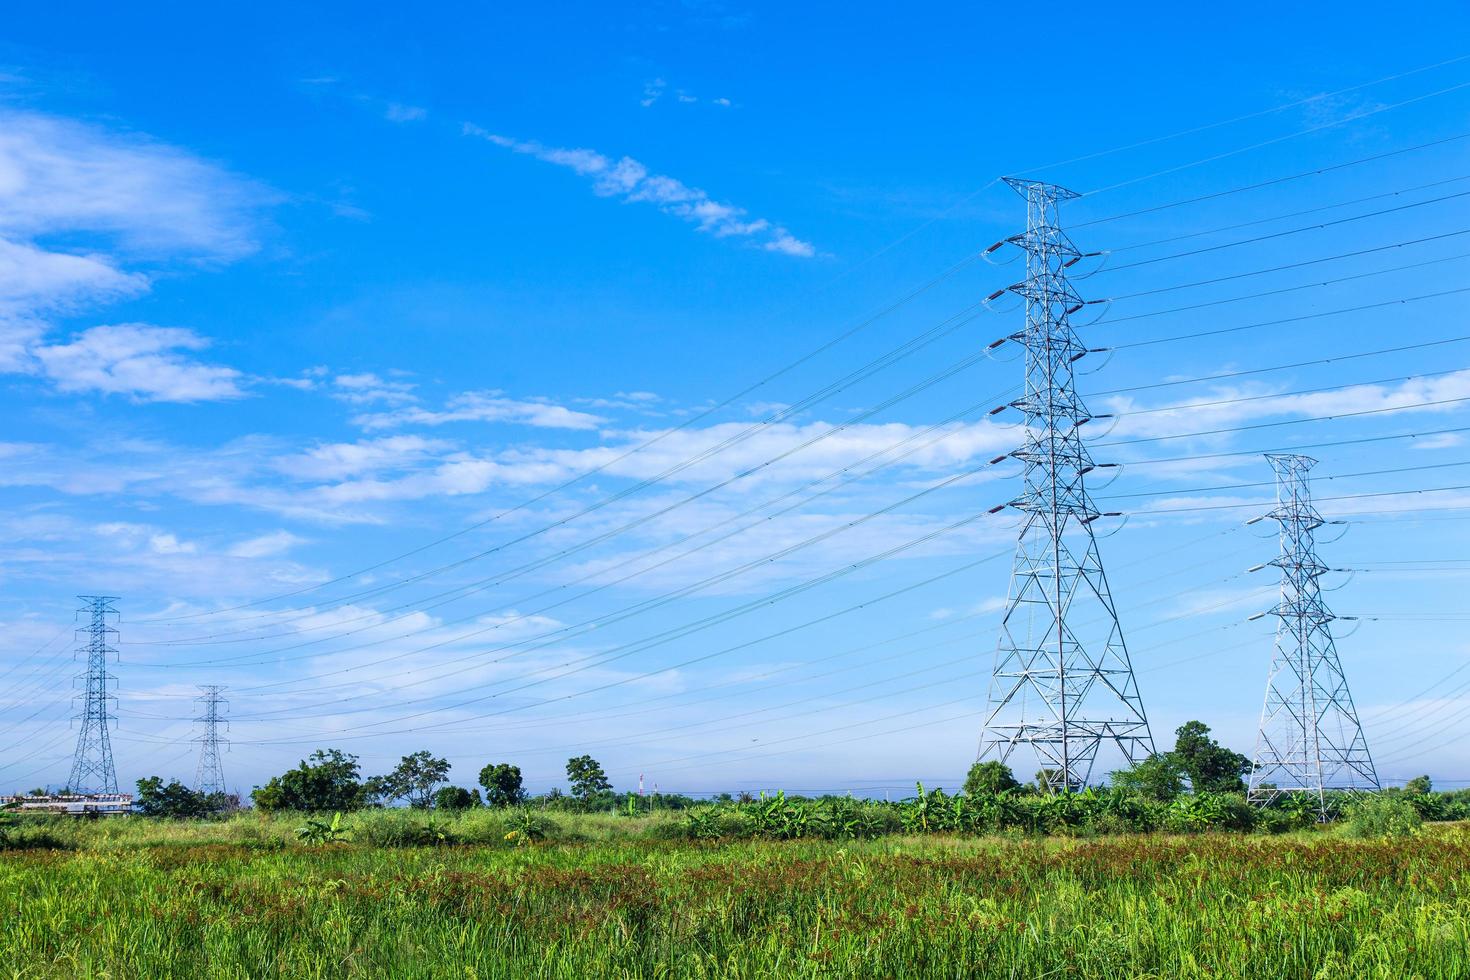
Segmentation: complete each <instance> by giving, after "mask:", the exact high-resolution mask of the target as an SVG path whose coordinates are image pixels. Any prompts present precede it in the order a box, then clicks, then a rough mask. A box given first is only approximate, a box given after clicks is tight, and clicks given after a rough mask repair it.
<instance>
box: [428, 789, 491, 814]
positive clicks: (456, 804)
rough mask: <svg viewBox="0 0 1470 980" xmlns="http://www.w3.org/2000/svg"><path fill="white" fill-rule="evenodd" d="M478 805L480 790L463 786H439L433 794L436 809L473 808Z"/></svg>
mask: <svg viewBox="0 0 1470 980" xmlns="http://www.w3.org/2000/svg"><path fill="white" fill-rule="evenodd" d="M479 805H480V791H479V790H477V789H476V790H468V789H465V788H464V787H463V786H441V787H439V790H438V792H436V793H435V794H434V809H436V810H473V809H474V808H475V807H477V806H479Z"/></svg>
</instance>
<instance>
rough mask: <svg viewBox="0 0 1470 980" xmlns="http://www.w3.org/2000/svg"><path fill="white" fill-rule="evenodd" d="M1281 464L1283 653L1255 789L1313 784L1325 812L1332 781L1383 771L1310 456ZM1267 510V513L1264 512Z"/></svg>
mask: <svg viewBox="0 0 1470 980" xmlns="http://www.w3.org/2000/svg"><path fill="white" fill-rule="evenodd" d="M1266 458H1267V459H1268V460H1270V461H1271V466H1272V468H1273V469H1275V471H1276V509H1275V510H1273V511H1271V512H1270V513H1269V514H1267V515H1265V516H1266V517H1268V518H1270V519H1272V520H1274V521H1276V522H1277V524H1279V525H1280V528H1281V535H1280V537H1281V554H1280V556H1279V557H1278V558H1277V559H1276V560H1275V561H1272V562H1271V563H1270V564H1272V565H1275V566H1276V567H1277V568H1279V569H1280V570H1281V599H1280V601H1279V602H1277V604H1276V606H1275V607H1274V608H1273V609H1271V611H1270V614H1271V615H1274V616H1276V617H1277V619H1278V620H1279V623H1278V625H1277V627H1276V653H1275V655H1274V656H1273V657H1272V660H1271V673H1270V675H1269V676H1268V678H1267V680H1266V700H1265V705H1264V706H1263V707H1262V709H1261V730H1260V735H1259V736H1258V738H1257V740H1256V753H1255V759H1254V761H1253V764H1252V766H1251V778H1250V790H1249V799H1250V800H1251V801H1252V802H1254V803H1269V802H1270V801H1271V800H1272V799H1274V798H1275V797H1276V796H1277V795H1279V794H1281V793H1291V792H1307V793H1311V794H1313V795H1315V796H1316V797H1317V806H1318V810H1319V812H1320V813H1322V814H1323V815H1325V814H1326V810H1327V803H1326V796H1325V794H1326V791H1327V790H1331V789H1348V790H1354V789H1356V790H1366V789H1374V790H1376V789H1378V788H1379V785H1378V774H1377V772H1375V771H1374V768H1373V757H1372V756H1370V755H1369V754H1368V742H1367V740H1366V739H1365V738H1364V737H1363V726H1362V725H1361V724H1360V723H1359V722H1358V713H1357V711H1356V710H1355V709H1354V708H1353V697H1352V694H1351V693H1349V691H1348V685H1347V677H1346V676H1345V675H1344V674H1343V672H1342V662H1341V661H1339V660H1338V658H1337V644H1336V642H1335V640H1334V639H1333V636H1332V622H1333V620H1335V619H1337V618H1338V617H1336V616H1334V615H1333V614H1332V612H1331V611H1330V610H1329V609H1328V608H1327V604H1326V603H1324V602H1323V601H1322V589H1321V584H1320V579H1321V578H1322V576H1323V574H1325V573H1326V572H1328V571H1329V570H1330V569H1328V568H1327V566H1326V565H1323V564H1322V562H1321V560H1320V559H1319V558H1318V557H1317V545H1316V541H1315V538H1314V533H1315V532H1316V530H1317V528H1319V527H1321V526H1322V525H1323V524H1324V523H1326V522H1325V521H1323V520H1322V515H1320V514H1319V513H1317V509H1316V508H1315V507H1313V506H1312V491H1311V486H1310V484H1309V482H1308V479H1307V471H1308V470H1309V469H1311V468H1312V467H1313V466H1314V465H1316V462H1317V461H1316V460H1315V459H1312V458H1311V457H1310V456H1297V455H1291V454H1286V453H1267V454H1266ZM1258 520H1259V518H1258Z"/></svg>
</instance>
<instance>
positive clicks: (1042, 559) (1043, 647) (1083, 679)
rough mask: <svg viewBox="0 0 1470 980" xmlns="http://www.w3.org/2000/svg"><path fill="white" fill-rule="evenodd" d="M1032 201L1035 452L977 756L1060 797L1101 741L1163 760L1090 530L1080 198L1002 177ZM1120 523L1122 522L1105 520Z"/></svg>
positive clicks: (1131, 756) (1021, 240)
mask: <svg viewBox="0 0 1470 980" xmlns="http://www.w3.org/2000/svg"><path fill="white" fill-rule="evenodd" d="M1006 183H1008V184H1010V186H1011V187H1012V188H1014V189H1015V190H1016V191H1017V193H1019V194H1021V195H1022V196H1023V197H1025V198H1026V211H1027V223H1026V231H1025V233H1024V234H1020V235H1016V236H1013V237H1012V238H1009V239H1007V241H1008V242H1010V243H1011V244H1013V245H1016V246H1018V247H1019V248H1021V249H1022V250H1024V251H1025V253H1026V278H1025V279H1024V280H1023V281H1022V282H1019V283H1017V284H1015V285H1013V286H1011V287H1009V289H1010V291H1011V292H1013V293H1016V294H1017V295H1019V296H1021V297H1023V298H1024V299H1025V302H1026V327H1025V330H1024V331H1022V332H1021V333H1018V334H1014V335H1012V336H1011V337H1010V338H1008V339H1010V340H1013V341H1016V342H1018V343H1021V344H1023V345H1024V346H1025V349H1026V389H1025V394H1024V395H1023V396H1022V397H1021V398H1019V399H1018V400H1016V401H1014V402H1012V403H1011V405H1012V406H1013V407H1015V408H1017V409H1019V410H1020V411H1021V413H1022V414H1023V415H1024V417H1025V427H1026V439H1025V444H1024V445H1023V446H1022V447H1021V448H1020V449H1018V450H1016V451H1015V452H1013V453H1011V454H1010V455H1011V456H1013V457H1014V458H1016V459H1019V460H1020V461H1021V462H1022V464H1023V466H1024V479H1025V489H1024V490H1023V492H1022V493H1021V495H1020V496H1019V497H1017V498H1016V499H1014V500H1012V501H1010V503H1009V504H1008V505H1007V506H1010V507H1014V508H1016V509H1017V510H1019V511H1020V512H1021V513H1022V515H1024V516H1023V518H1022V521H1021V528H1020V536H1019V539H1018V541H1017V544H1016V557H1015V563H1014V565H1013V566H1012V571H1011V587H1010V598H1009V601H1008V603H1007V606H1006V612H1005V618H1004V620H1003V621H1002V624H1001V634H1000V641H999V643H998V646H997V649H996V656H995V670H994V673H993V674H992V676H991V683H990V707H989V711H988V712H987V717H986V720H985V728H984V732H983V734H982V736H981V743H980V753H979V756H980V758H982V759H983V758H985V757H986V756H991V757H993V758H996V759H999V760H1001V761H1006V760H1008V759H1009V758H1010V756H1011V755H1012V753H1013V752H1014V751H1015V750H1016V749H1017V748H1018V747H1019V746H1022V745H1025V746H1029V748H1030V750H1031V751H1032V752H1034V753H1035V756H1036V759H1037V761H1038V762H1039V763H1040V764H1041V766H1042V767H1043V768H1044V769H1045V770H1049V771H1050V772H1049V774H1048V782H1049V783H1050V785H1051V786H1052V787H1053V788H1057V789H1065V790H1069V791H1070V790H1077V789H1080V788H1082V787H1083V786H1084V785H1086V784H1087V782H1088V781H1089V779H1090V778H1091V776H1092V767H1093V763H1094V762H1095V761H1096V759H1097V755H1098V749H1099V747H1100V746H1101V745H1102V743H1103V742H1104V741H1107V742H1110V743H1112V744H1114V745H1116V746H1117V747H1118V748H1119V749H1120V750H1121V752H1122V755H1123V757H1124V758H1125V759H1126V760H1127V761H1128V762H1138V761H1141V760H1143V759H1145V758H1147V757H1148V756H1149V755H1151V754H1152V753H1153V735H1152V734H1151V733H1150V731H1149V726H1148V718H1147V716H1146V715H1145V714H1144V710H1143V701H1142V699H1141V698H1140V697H1139V694H1138V685H1137V682H1136V681H1135V679H1134V676H1133V667H1132V665H1131V663H1130V662H1129V659H1128V648H1127V646H1126V645H1125V643H1124V641H1123V632H1122V629H1121V628H1120V627H1119V625H1118V614H1117V611H1116V609H1115V608H1114V606H1113V598H1112V594H1111V592H1110V591H1109V589H1108V582H1107V577H1106V576H1105V575H1104V574H1103V567H1102V560H1101V558H1100V556H1099V554H1098V547H1097V538H1096V536H1095V535H1094V533H1093V522H1094V521H1095V520H1097V519H1098V518H1099V517H1102V516H1105V515H1103V514H1102V513H1100V512H1099V511H1098V510H1097V508H1096V507H1095V506H1094V505H1093V503H1092V500H1091V498H1090V497H1089V495H1088V493H1087V488H1086V476H1087V474H1088V473H1090V472H1092V471H1094V470H1095V469H1097V467H1096V466H1095V465H1094V464H1093V462H1092V458H1091V454H1090V453H1089V452H1088V449H1087V446H1086V445H1085V444H1084V442H1083V440H1082V435H1081V428H1082V426H1083V425H1084V424H1085V423H1087V422H1088V421H1090V420H1091V419H1092V418H1095V417H1096V416H1093V415H1091V413H1089V412H1088V411H1087V409H1086V407H1085V406H1084V405H1083V403H1082V399H1081V398H1079V397H1078V395H1077V389H1076V385H1075V379H1074V373H1073V372H1074V366H1075V364H1076V362H1077V361H1078V360H1079V359H1081V358H1082V357H1083V356H1084V355H1086V354H1087V353H1088V349H1087V347H1086V346H1085V345H1084V344H1083V343H1082V342H1081V341H1080V340H1079V339H1078V337H1077V334H1076V331H1075V330H1074V329H1073V327H1072V325H1071V323H1070V322H1069V317H1070V316H1071V315H1072V314H1073V313H1075V312H1076V311H1077V310H1078V309H1080V308H1081V306H1082V305H1083V304H1082V300H1081V299H1080V298H1079V297H1078V296H1077V293H1076V292H1075V291H1074V290H1073V289H1072V286H1071V284H1070V283H1069V282H1068V281H1067V269H1068V268H1069V267H1070V266H1071V265H1072V264H1073V263H1075V262H1076V261H1077V260H1078V259H1079V258H1081V257H1082V253H1080V252H1079V251H1078V250H1077V248H1076V247H1075V246H1074V245H1073V244H1072V242H1071V241H1070V240H1069V239H1068V238H1067V236H1066V234H1064V233H1063V232H1062V230H1061V228H1059V227H1058V223H1057V221H1058V219H1057V205H1058V202H1060V201H1065V200H1069V199H1071V198H1074V197H1077V196H1078V195H1076V194H1074V193H1073V192H1071V191H1069V190H1066V189H1064V188H1061V187H1057V186H1055V185H1053V184H1044V183H1040V182H1038V181H1031V180H1020V179H1016V178H1010V177H1008V178H1006ZM1106 516H1116V515H1106Z"/></svg>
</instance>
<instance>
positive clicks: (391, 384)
mask: <svg viewBox="0 0 1470 980" xmlns="http://www.w3.org/2000/svg"><path fill="white" fill-rule="evenodd" d="M332 385H333V391H332V397H333V398H337V399H340V400H342V401H345V402H351V403H352V404H354V405H368V404H371V403H373V402H382V403H384V404H387V405H406V404H409V403H410V402H414V401H417V399H416V398H415V397H414V395H413V389H414V386H413V385H412V384H409V383H408V382H406V381H386V380H384V379H383V378H380V377H378V376H377V375H376V374H373V373H372V372H366V373H363V374H339V375H337V377H336V378H334V379H332Z"/></svg>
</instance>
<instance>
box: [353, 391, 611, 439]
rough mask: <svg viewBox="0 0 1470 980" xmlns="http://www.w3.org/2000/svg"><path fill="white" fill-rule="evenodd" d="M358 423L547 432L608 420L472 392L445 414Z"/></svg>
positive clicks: (405, 412) (382, 416) (410, 412)
mask: <svg viewBox="0 0 1470 980" xmlns="http://www.w3.org/2000/svg"><path fill="white" fill-rule="evenodd" d="M354 421H356V422H357V424H358V425H360V426H362V427H363V428H365V429H386V428H393V427H395V426H401V425H444V424H446V423H449V422H510V423H516V424H520V425H530V426H535V427H537V428H543V429H583V430H590V429H596V428H597V427H598V426H599V425H601V424H602V423H603V422H604V421H606V420H605V419H603V418H602V417H601V416H598V415H592V414H590V413H587V412H578V411H576V410H574V409H570V408H565V407H563V406H561V405H555V404H552V403H550V402H542V401H522V400H519V399H514V398H506V397H505V396H504V395H503V394H502V393H501V392H498V391H471V392H466V393H465V394H462V395H457V396H455V397H454V398H451V399H450V400H449V403H448V404H447V405H446V407H445V408H444V409H443V410H442V411H437V412H436V411H431V410H430V409H426V408H405V409H400V410H398V411H395V412H384V413H379V414H376V415H360V416H358V417H357V418H356V419H355V420H354Z"/></svg>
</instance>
